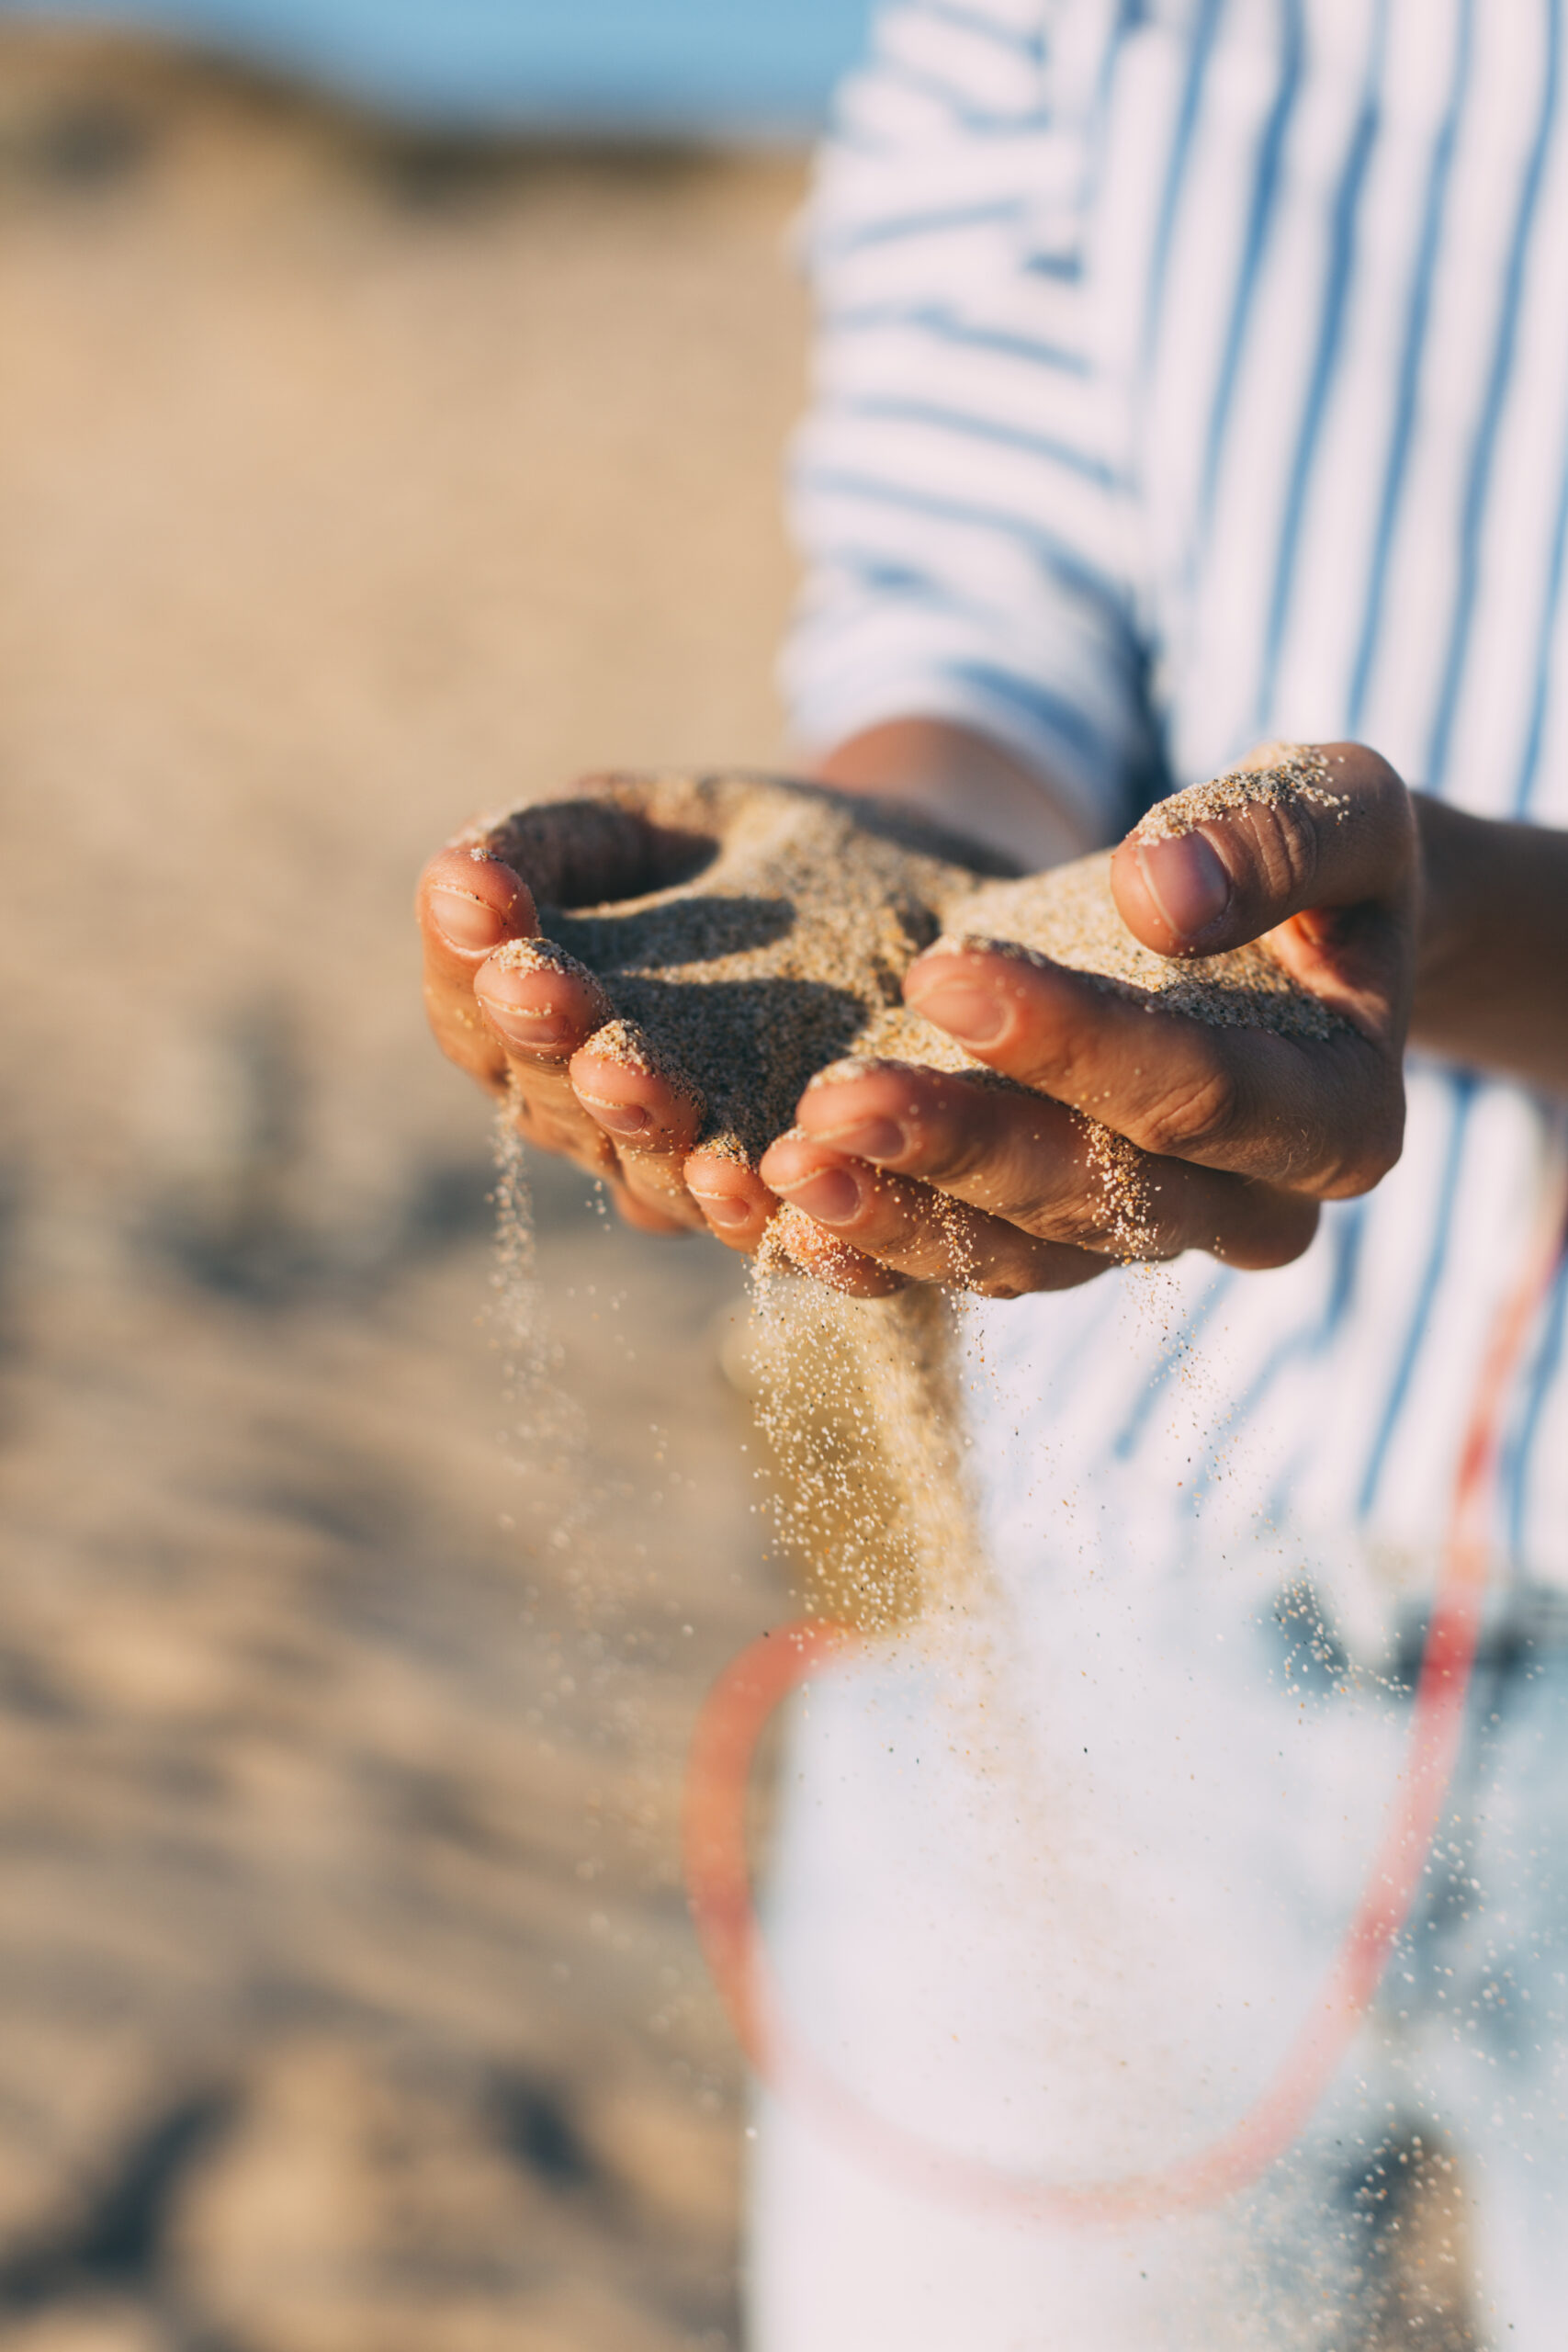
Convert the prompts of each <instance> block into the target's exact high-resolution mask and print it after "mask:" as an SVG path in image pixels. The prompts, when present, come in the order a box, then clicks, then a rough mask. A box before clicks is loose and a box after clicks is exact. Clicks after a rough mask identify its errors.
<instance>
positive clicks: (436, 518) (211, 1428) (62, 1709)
mask: <svg viewBox="0 0 1568 2352" xmlns="http://www.w3.org/2000/svg"><path fill="white" fill-rule="evenodd" d="M801 181H802V166H801V164H800V162H799V161H798V159H796V158H793V157H770V156H755V157H750V158H741V159H725V158H722V157H706V156H701V155H695V154H690V155H688V154H675V153H618V154H603V155H598V156H595V155H592V154H586V153H541V152H538V151H534V152H525V151H505V150H482V151H481V150H474V149H471V148H467V147H464V146H462V145H461V144H454V143H453V142H450V141H441V140H429V139H421V138H418V137H415V136H412V135H411V134H407V133H401V132H396V131H390V130H385V129H383V128H379V127H378V126H376V125H373V124H367V123H365V122H361V121H358V120H356V119H352V118H350V117H348V116H346V115H344V114H342V113H338V112H334V111H333V110H332V109H329V108H326V107H321V106H320V105H317V104H315V103H314V102H311V101H309V100H306V99H304V98H301V97H299V96H298V95H296V94H292V93H290V92H288V91H287V90H283V89H279V88H274V87H269V86H265V85H262V84H260V83H255V82H250V81H244V80H242V79H240V78H238V77H236V76H234V75H232V74H228V73H225V72H222V71H220V70H218V69H215V68H210V67H207V66H202V65H197V64H193V63H189V62H180V61H178V60H175V59H172V58H169V57H166V56H163V55H160V54H159V53H158V52H156V51H152V50H148V49H145V48H141V47H137V46H135V45H130V44H121V43H111V42H106V41H89V40H67V39H63V38H61V37H58V36H49V35H45V34H43V33H41V32H28V31H26V30H24V29H23V28H18V27H17V26H14V25H13V26H10V27H7V28H5V30H4V32H3V33H0V220H3V231H4V233H3V235H0V342H3V345H4V347H5V349H6V352H7V355H8V356H7V365H6V369H5V371H4V374H3V376H0V516H3V520H4V534H5V540H6V550H7V561H6V568H5V571H4V576H3V578H0V790H3V794H4V825H5V854H4V858H3V860H0V894H3V909H4V911H3V920H0V954H3V956H4V958H5V974H6V995H7V1001H8V1008H9V1016H10V1017H9V1018H8V1020H7V1021H6V1023H5V1024H4V1029H3V1031H0V1080H3V1083H4V1087H5V1117H4V1135H5V1145H4V1162H3V1166H0V1178H3V1193H0V1197H3V1202H4V1209H5V1255H4V1290H3V1295H0V1298H3V1335H0V1336H3V1355H0V1384H3V1385H0V1404H3V1408H4V1420H3V1424H0V1429H3V1437H4V1447H3V1451H0V1511H3V1513H4V1524H5V1531H6V1532H5V1557H6V1576H5V1579H4V1584H3V1587H0V1871H3V1874H4V1884H5V1899H4V1902H3V1903H0V2332H3V2333H4V2336H5V2341H6V2344H7V2346H15V2347H17V2352H432V2348H433V2347H436V2346H439V2347H440V2352H491V2347H492V2346H494V2347H496V2352H500V2347H501V2346H505V2347H506V2352H690V2348H691V2347H697V2346H702V2347H705V2348H706V2352H718V2347H720V2346H726V2345H730V2344H733V2343H734V2342H735V2341H736V2334H735V2234H734V2233H735V2213H736V2198H737V2168H738V2148H739V2110H738V2105H737V2101H738V2098H739V2070H738V2067H737V2064H736V2061H735V2059H734V2056H733V2053H732V2050H731V2047H730V2043H729V2039H728V2033H727V2031H726V2030H725V2028H724V2025H723V2023H722V2021H721V2019H720V2018H718V2016H717V2014H716V2008H715V2006H714V2003H713V2001H712V1999H711V1996H709V1994H708V1992H707V1990H706V1987H705V1983H704V1981H703V1979H702V1976H701V1973H700V1969H699V1966H698V1962H697V1959H696V1955H695V1951H694V1946H693V1942H692V1939H691V1936H690V1932H689V1929H688V1927H687V1924H686V1921H685V1917H684V1912H683V1907H682V1900H681V1897H680V1894H679V1891H678V1888H677V1887H676V1885H675V1883H674V1875H673V1872H674V1859H675V1850H674V1836H673V1808H674V1804H675V1799H676V1794H677V1789H678V1776H679V1767H680V1760H681V1755H682V1745H683V1741H684V1738H685V1736H686V1732H687V1729H688V1727H689V1724H690V1719H691V1713H692V1710H693V1708H694V1704H695V1702H696V1698H697V1696H698V1694H699V1692H700V1691H701V1690H702V1688H703V1687H704V1684H705V1679H706V1678H707V1677H708V1676H709V1675H710V1674H711V1673H712V1672H713V1670H714V1669H715V1668H716V1666H717V1664H718V1663H719V1661H720V1660H721V1659H722V1658H723V1657H726V1656H727V1655H728V1653H729V1652H730V1651H731V1650H732V1649H733V1648H734V1647H735V1646H736V1645H738V1644H739V1642H740V1641H742V1640H743V1639H744V1638H746V1637H747V1635H748V1634H750V1633H751V1632H752V1631H754V1630H755V1629H756V1628H757V1627H758V1626H760V1625H761V1624H762V1623H766V1622H768V1620H769V1619H770V1618H771V1617H773V1616H775V1615H776V1614H778V1613H779V1611H780V1608H781V1605H782V1604H781V1600H780V1594H779V1589H778V1586H777V1584H776V1582H775V1571H774V1570H773V1569H772V1568H771V1567H770V1566H768V1565H767V1564H766V1562H765V1560H764V1558H763V1544H762V1538H761V1532H760V1521H759V1520H758V1518H757V1517H756V1515H755V1513H754V1510H753V1505H754V1502H755V1499H756V1490H755V1487H754V1485H753V1482H752V1479H751V1476H750V1461H751V1459H752V1458H753V1457H751V1456H748V1455H747V1454H745V1453H742V1452H741V1450H740V1448H741V1445H742V1443H743V1442H745V1440H746V1437H747V1416H746V1412H745V1408H744V1407H743V1406H742V1405H741V1404H740V1403H739V1401H738V1400H737V1399H736V1398H735V1397H733V1395H732V1394H731V1392H730V1391H729V1390H728V1388H727V1387H726V1385H725V1384H724V1382H723V1380H722V1378H721V1376H720V1374H719V1370H718V1363H717V1350H718V1345H719V1342H720V1340H721V1339H722V1336H723V1333H724V1330H725V1329H726V1326H727V1320H728V1318H729V1317H732V1316H733V1314H734V1312H735V1310H736V1303H737V1300H738V1297H739V1275H738V1272H737V1270H736V1268H735V1267H734V1265H733V1263H732V1261H729V1260H728V1258H726V1257H724V1256H723V1255H722V1254H721V1253H719V1252H718V1251H716V1250H701V1249H699V1248H698V1247H696V1246H695V1245H692V1246H688V1245H684V1244H681V1245H673V1246H671V1245H658V1244H654V1243H650V1242H647V1241H642V1240H639V1239H637V1238H635V1237H633V1236H630V1235H628V1234H626V1233H624V1232H621V1231H619V1230H616V1229H615V1228H614V1227H611V1226H610V1225H609V1224H607V1223H606V1222H605V1221H604V1218H603V1217H602V1216H600V1215H599V1214H598V1213H597V1209H596V1205H595V1203H594V1200H593V1198H592V1194H591V1193H589V1192H588V1191H587V1190H586V1189H585V1188H584V1187H583V1186H581V1185H580V1184H579V1183H578V1182H577V1181H576V1180H575V1179H573V1178H571V1177H570V1176H569V1175H565V1174H562V1173H558V1172H553V1171H547V1172H546V1174H545V1175H544V1176H543V1177H542V1179H541V1181H540V1184H539V1202H538V1205H539V1216H540V1223H541V1228H542V1234H543V1241H544V1249H543V1255H542V1266H543V1282H542V1290H543V1293H544V1301H545V1308H546V1311H547V1315H548V1317H549V1318H550V1320H551V1323H552V1326H553V1328H554V1329H556V1330H558V1333H559V1334H560V1335H561V1337H562V1339H563V1340H564V1344H565V1363H564V1367H563V1371H562V1375H561V1382H562V1386H563V1388H564V1389H565V1391H566V1393H567V1394H568V1395H569V1396H570V1397H578V1398H585V1397H591V1398H592V1400H593V1407H594V1409H593V1413H592V1426H591V1429H590V1431H589V1434H588V1438H587V1441H586V1444H587V1453H586V1459H585V1462H584V1463H581V1464H579V1466H578V1468H577V1470H575V1471H571V1470H568V1471H564V1472H563V1471H561V1470H558V1469H557V1470H552V1469H551V1468H550V1467H549V1466H548V1464H546V1463H545V1462H543V1461H542V1460H541V1459H540V1458H539V1457H538V1455H537V1453H536V1454H535V1455H534V1456H533V1457H532V1458H530V1459H526V1460H525V1461H524V1462H523V1464H521V1466H520V1467H519V1466H518V1465H516V1464H515V1463H514V1462H513V1460H512V1459H509V1453H511V1454H513V1455H514V1454H515V1453H516V1452H517V1447H516V1443H515V1441H514V1440H513V1442H512V1443H511V1445H510V1447H509V1445H508V1444H507V1443H506V1442H503V1432H504V1431H505V1430H506V1429H507V1428H508V1426H509V1422H510V1421H511V1420H512V1419H514V1418H515V1416H514V1410H513V1408H512V1407H510V1406H509V1405H508V1403H507V1402H506V1400H505V1398H504V1397H503V1396H502V1386H503V1379H502V1355H501V1351H500V1349H499V1345H498V1341H499V1337H500V1335H499V1333H498V1330H497V1329H496V1327H495V1325H494V1323H493V1321H487V1320H486V1313H487V1308H488V1307H489V1306H490V1304H491V1299H492V1295H493V1294H492V1290H491V1268H492V1258H491V1208H490V1205H489V1204H488V1201H487V1193H488V1192H489V1190H490V1184H491V1177H490V1158H489V1146H490V1136H489V1118H488V1114H487V1111H486V1109H485V1106H484V1105H483V1103H481V1102H479V1100H478V1098H477V1097H474V1096H472V1095H470V1093H469V1091H468V1089H467V1088H466V1087H465V1085H464V1084H463V1083H462V1081H461V1080H458V1079H457V1077H456V1076H455V1074H453V1073H452V1072H450V1071H449V1070H448V1069H446V1067H445V1065H443V1064H442V1063H441V1062H440V1060H439V1059H438V1057H436V1055H435V1054H434V1049H433V1048H432V1047H430V1046H429V1045H428V1044H427V1043H426V1041H425V1039H424V1037H423V1033H422V1029H421V1025H420V1018H419V1012H418V1002H417V989H416V985H415V983H416V959H415V955H414V944H415V943H414V935H413V931H412V923H411V922H410V920H409V900H410V896H411V892H412V880H413V876H414V874H415V871H416V870H417V867H418V865H419V864H420V862H421V860H422V858H423V855H424V854H426V853H427V851H428V850H429V848H430V847H431V846H433V845H434V842H436V841H438V840H439V839H440V838H441V837H442V836H443V835H444V834H445V833H446V832H447V831H450V830H452V829H454V828H455V827H456V826H457V824H458V823H459V822H460V821H461V820H463V819H464V818H465V817H467V816H468V815H469V814H470V813H471V812H472V811H474V810H476V809H485V808H495V807H499V806H505V805H507V804H509V803H512V802H513V801H515V800H517V799H519V798H522V797H532V796H536V795H538V794H541V793H545V792H548V791H551V790H553V789H554V788H556V787H557V786H558V785H559V784H560V782H561V781H562V780H563V779H565V778H567V777H569V776H570V775H572V774H574V773H576V772H578V771H581V770H582V769H585V768H590V767H596V766H600V765H604V764H609V763H636V764H646V763H662V762H667V761H669V762H681V761H687V760H692V761H699V762H708V761H716V760H723V761H728V762H740V763H746V762H756V763H761V762H767V761H770V760H776V759H777V758H778V757H779V754H780V749H781V747H780V742H779V718H778V712H777V708H776V705H775V702H774V699H773V692H772V687H771V683H770V673H769V665H770V661H771V654H772V648H773V641H774V639H775V638H776V635H777V631H778V628H779V626H780V623H781V619H782V616H783V614H784V608H785V605H786V602H787V597H788V593H789V584H790V575H789V563H788V558H787V553H786V550H785V548H784V543H783V539H782V535H781V531H780V527H779V523H778V519H777V514H776V494H775V482H776V469H777V461H778V452H779V448H780V445H781V442H782V439H783V436H784V432H785V430H786V428H787V424H788V421H789V419H790V417H791V415H792V413H794V411H795V406H796V404H797V401H798V399H799V393H800V382H801V370H802V353H803V340H804V318H803V305H802V300H801V297H800V293H799V289H798V288H797V287H796V285H795V282H794V279H793V277H792V276H791V274H790V271H789V268H788V266H787V262H786V257H785V233H786V228H787V223H788V220H789V219H790V216H791V212H792V209H793V208H794V207H795V204H796V202H797V201H798V197H799V191H800V187H801ZM581 1483H586V1484H587V1485H588V1486H589V1487H591V1488H592V1494H593V1498H594V1515H593V1521H592V1525H591V1527H590V1529H589V1531H588V1532H587V1533H586V1534H585V1535H584V1536H583V1537H582V1538H581V1539H580V1540H579V1541H578V1542H577V1543H575V1544H569V1545H567V1546H565V1547H564V1548H563V1547H560V1546H558V1545H557V1544H554V1543H553V1542H552V1535H553V1533H554V1532H556V1531H557V1530H558V1528H559V1526H560V1523H561V1520H562V1515H563V1512H564V1511H565V1510H567V1508H568V1505H569V1502H570V1494H569V1492H568V1489H569V1487H575V1486H576V1485H578V1484H581Z"/></svg>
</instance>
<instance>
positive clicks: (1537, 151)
mask: <svg viewBox="0 0 1568 2352" xmlns="http://www.w3.org/2000/svg"><path fill="white" fill-rule="evenodd" d="M1544 6H1545V9H1546V16H1547V32H1546V43H1547V46H1546V72H1545V74H1543V76H1542V77H1541V98H1540V119H1539V121H1538V123H1537V125H1536V132H1535V138H1534V141H1532V143H1531V146H1530V151H1529V162H1528V164H1526V167H1525V175H1524V180H1523V183H1522V185H1521V187H1520V190H1519V204H1518V211H1517V215H1516V217H1515V220H1514V233H1513V237H1512V240H1511V241H1510V243H1509V248H1508V266H1507V268H1506V271H1505V273H1504V279H1503V305H1502V312H1501V316H1500V318H1499V321H1498V327H1497V340H1496V343H1495V345H1494V348H1493V354H1492V371H1491V375H1490V378H1489V379H1488V381H1487V386H1486V397H1485V400H1484V401H1483V405H1482V412H1481V423H1480V426H1479V428H1478V430H1477V433H1476V436H1475V444H1474V448H1473V450H1472V457H1471V467H1470V478H1469V481H1468V482H1467V483H1466V486H1465V498H1464V515H1463V520H1462V522H1461V552H1460V579H1459V590H1458V594H1457V595H1456V597H1455V602H1454V616H1453V626H1452V628H1451V631H1450V637H1449V650H1448V660H1447V662H1446V664H1445V667H1444V670H1443V679H1442V685H1441V687H1440V689H1439V697H1438V712H1437V717H1436V718H1435V719H1434V721H1433V724H1432V736H1431V749H1430V751H1429V752H1428V754H1427V772H1426V778H1425V781H1426V783H1427V786H1428V787H1429V789H1431V790H1432V791H1434V792H1441V791H1442V789H1443V787H1444V786H1445V785H1446V783H1447V781H1448V767H1449V752H1450V745H1451V743H1452V741H1453V729H1454V718H1455V715H1456V713H1457V712H1458V709H1459V700H1460V689H1461V685H1462V684H1463V682H1464V673H1465V669H1466V666H1467V662H1468V658H1469V653H1470V639H1471V631H1472V628H1473V626H1474V621H1475V602H1476V596H1477V594H1478V592H1479V589H1480V584H1481V547H1482V540H1483V536H1484V533H1485V527H1486V496H1487V492H1488V491H1489V489H1490V488H1491V483H1492V467H1493V462H1494V459H1495V456H1496V450H1497V431H1498V427H1499V425H1500V424H1501V423H1502V417H1503V409H1504V404H1505V402H1506V399H1507V393H1508V385H1509V381H1510V379H1511V377H1512V375H1513V369H1514V352H1515V345H1516V343H1517V338H1518V331H1519V305H1520V300H1521V298H1522V296H1523V293H1524V287H1525V272H1526V267H1527V265H1528V262H1529V250H1530V242H1531V238H1532V235H1533V233H1534V230H1535V223H1536V211H1537V208H1538V206H1539V204H1540V191H1541V184H1542V182H1543V181H1544V179H1545V177H1546V159H1547V154H1548V152H1549V150H1550V147H1551V134H1552V132H1553V130H1555V129H1556V127H1557V98H1558V81H1559V77H1560V73H1561V65H1562V15H1561V9H1560V5H1559V0H1544Z"/></svg>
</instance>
